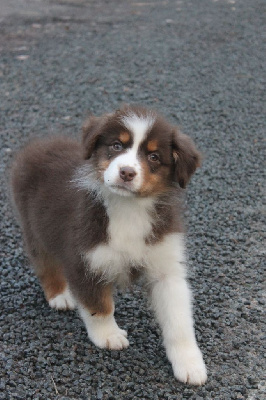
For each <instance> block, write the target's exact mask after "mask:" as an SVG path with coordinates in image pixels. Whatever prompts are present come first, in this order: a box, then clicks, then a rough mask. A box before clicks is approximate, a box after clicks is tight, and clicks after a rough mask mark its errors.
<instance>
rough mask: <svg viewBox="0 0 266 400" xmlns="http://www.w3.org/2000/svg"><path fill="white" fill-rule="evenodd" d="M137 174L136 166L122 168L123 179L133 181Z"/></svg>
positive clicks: (121, 176)
mask: <svg viewBox="0 0 266 400" xmlns="http://www.w3.org/2000/svg"><path fill="white" fill-rule="evenodd" d="M135 176H136V172H135V170H134V168H131V167H122V168H120V178H121V179H123V181H124V182H129V181H132V180H133V179H134V177H135Z"/></svg>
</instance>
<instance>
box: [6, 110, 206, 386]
mask: <svg viewBox="0 0 266 400" xmlns="http://www.w3.org/2000/svg"><path fill="white" fill-rule="evenodd" d="M199 164H200V154H199V152H198V151H197V150H196V148H195V146H194V144H193V142H192V140H191V139H189V137H187V136H186V135H184V134H182V133H180V132H179V131H178V129H177V128H176V127H174V126H172V125H170V124H169V123H167V122H166V121H165V120H164V119H163V118H162V117H161V116H160V115H158V114H157V113H155V112H153V111H151V110H147V109H145V108H141V107H136V106H127V105H126V106H123V107H122V108H121V109H120V110H117V111H116V112H114V113H112V114H105V115H103V116H101V117H91V118H89V120H88V121H87V122H86V123H85V125H84V128H83V139H82V143H79V142H77V141H75V140H72V139H67V138H62V137H61V138H50V139H46V140H45V139H44V140H36V141H33V142H32V143H30V144H29V145H27V146H26V148H24V150H22V151H21V152H20V153H19V154H18V156H17V157H16V160H15V162H14V165H13V169H12V192H13V199H14V203H15V205H16V209H17V211H18V214H19V219H20V222H21V226H22V229H23V233H24V238H25V243H26V247H27V251H28V254H29V257H30V260H31V262H32V264H33V266H34V269H35V272H36V274H37V276H38V278H39V280H40V282H41V285H42V287H43V290H44V293H45V296H46V299H47V301H48V302H49V304H50V306H51V307H53V308H56V309H73V308H77V309H78V310H79V313H80V315H81V317H82V319H83V321H84V324H85V325H86V328H87V332H88V336H89V338H90V340H91V341H92V342H93V343H94V344H95V345H96V346H99V347H100V348H108V349H111V350H121V349H123V348H126V347H127V346H128V345H129V342H128V340H127V333H126V331H124V330H122V329H120V328H119V327H118V325H117V323H116V321H115V318H114V309H115V307H114V301H113V292H114V288H115V286H116V285H117V284H119V285H125V284H129V283H130V282H131V281H132V280H134V278H136V277H137V276H139V275H142V276H143V277H144V279H145V280H146V284H147V287H148V289H149V290H147V292H148V293H149V295H150V299H151V304H152V306H153V308H154V311H155V315H156V317H157V320H158V322H159V324H160V326H161V329H162V333H163V339H164V345H165V348H166V353H167V356H168V358H169V360H170V362H171V363H172V366H173V371H174V375H175V377H176V378H177V379H178V380H180V381H182V382H188V383H190V384H194V385H201V384H203V383H204V382H205V381H206V378H207V375H206V368H205V365H204V362H203V359H202V354H201V352H200V350H199V348H198V346H197V343H196V339H195V334H194V329H193V316H192V306H191V292H190V289H189V286H188V283H187V281H186V264H185V262H186V260H185V245H184V234H183V228H182V215H181V214H182V207H181V204H180V198H181V197H182V196H181V189H180V187H181V188H185V187H186V185H187V183H188V181H189V178H190V177H191V175H192V174H193V173H194V171H195V170H196V168H197V167H198V166H199Z"/></svg>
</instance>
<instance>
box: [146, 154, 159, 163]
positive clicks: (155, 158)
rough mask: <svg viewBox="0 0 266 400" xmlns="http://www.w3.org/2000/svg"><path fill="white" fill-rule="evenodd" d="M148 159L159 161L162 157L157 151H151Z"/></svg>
mask: <svg viewBox="0 0 266 400" xmlns="http://www.w3.org/2000/svg"><path fill="white" fill-rule="evenodd" d="M148 160H149V161H152V162H157V161H160V157H159V155H158V154H157V153H150V154H149V155H148Z"/></svg>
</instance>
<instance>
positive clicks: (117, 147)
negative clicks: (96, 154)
mask: <svg viewBox="0 0 266 400" xmlns="http://www.w3.org/2000/svg"><path fill="white" fill-rule="evenodd" d="M111 147H112V149H113V150H114V151H121V150H122V149H123V146H122V144H121V143H120V142H118V141H116V142H114V143H113V144H112V146H111Z"/></svg>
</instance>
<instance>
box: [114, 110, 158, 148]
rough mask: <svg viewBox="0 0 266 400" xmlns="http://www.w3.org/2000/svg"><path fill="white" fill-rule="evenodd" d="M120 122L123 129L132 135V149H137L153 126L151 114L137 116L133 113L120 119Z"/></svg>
mask: <svg viewBox="0 0 266 400" xmlns="http://www.w3.org/2000/svg"><path fill="white" fill-rule="evenodd" d="M121 121H122V122H123V124H124V125H125V127H126V128H127V129H128V130H130V132H131V133H133V148H134V149H137V148H138V147H139V145H140V143H141V142H143V140H144V139H145V137H146V135H147V133H148V132H149V130H150V129H151V127H152V125H153V124H154V121H155V118H154V116H153V115H152V114H150V115H146V116H145V115H143V116H138V115H136V114H134V113H130V114H128V115H125V116H124V117H122V119H121Z"/></svg>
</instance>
